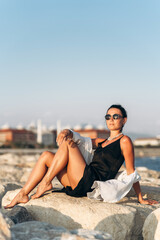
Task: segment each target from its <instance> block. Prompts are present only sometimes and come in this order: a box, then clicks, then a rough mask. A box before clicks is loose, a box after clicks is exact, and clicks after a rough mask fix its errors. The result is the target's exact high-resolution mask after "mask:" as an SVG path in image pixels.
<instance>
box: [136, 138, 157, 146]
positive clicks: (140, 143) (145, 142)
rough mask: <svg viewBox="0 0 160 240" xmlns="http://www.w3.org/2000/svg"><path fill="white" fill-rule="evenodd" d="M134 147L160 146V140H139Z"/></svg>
mask: <svg viewBox="0 0 160 240" xmlns="http://www.w3.org/2000/svg"><path fill="white" fill-rule="evenodd" d="M133 143H134V146H142V147H145V146H152V147H155V146H160V139H159V138H138V139H136V140H135V141H134V142H133Z"/></svg>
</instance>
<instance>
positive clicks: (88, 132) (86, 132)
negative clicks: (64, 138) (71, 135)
mask: <svg viewBox="0 0 160 240" xmlns="http://www.w3.org/2000/svg"><path fill="white" fill-rule="evenodd" d="M73 131H75V132H78V133H79V134H80V135H81V136H83V137H90V138H104V139H106V138H108V137H109V131H108V130H106V129H73Z"/></svg>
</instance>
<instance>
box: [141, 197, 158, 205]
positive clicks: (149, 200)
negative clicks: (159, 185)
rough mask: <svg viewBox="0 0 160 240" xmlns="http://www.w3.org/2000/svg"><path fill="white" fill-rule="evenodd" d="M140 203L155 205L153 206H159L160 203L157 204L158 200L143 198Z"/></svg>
mask: <svg viewBox="0 0 160 240" xmlns="http://www.w3.org/2000/svg"><path fill="white" fill-rule="evenodd" d="M139 203H141V204H147V205H153V204H158V203H159V202H157V201H156V200H152V199H143V198H142V199H141V200H139Z"/></svg>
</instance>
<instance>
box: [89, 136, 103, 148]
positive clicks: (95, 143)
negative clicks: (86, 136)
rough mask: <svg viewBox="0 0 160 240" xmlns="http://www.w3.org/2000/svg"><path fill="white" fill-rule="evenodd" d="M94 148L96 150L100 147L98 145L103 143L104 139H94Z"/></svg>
mask: <svg viewBox="0 0 160 240" xmlns="http://www.w3.org/2000/svg"><path fill="white" fill-rule="evenodd" d="M91 140H92V148H93V149H96V148H97V147H98V143H100V142H103V141H104V140H105V139H104V138H92V139H91Z"/></svg>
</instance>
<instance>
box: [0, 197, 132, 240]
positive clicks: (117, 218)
mask: <svg viewBox="0 0 160 240" xmlns="http://www.w3.org/2000/svg"><path fill="white" fill-rule="evenodd" d="M11 195H12V197H13V192H11ZM12 197H11V198H12ZM9 201H10V192H8V193H7V194H6V195H5V196H4V198H3V201H2V204H3V205H6V204H7V203H8V202H9ZM21 205H23V206H25V208H26V209H27V211H28V212H29V213H30V214H31V216H32V217H33V219H35V220H37V221H44V222H48V223H50V224H53V225H55V226H63V227H65V228H67V229H69V230H71V229H77V228H84V229H90V230H99V231H104V232H108V233H110V234H111V235H112V237H113V239H121V240H122V239H129V238H130V237H131V235H132V234H133V231H134V224H135V219H136V209H135V208H133V207H129V206H127V207H126V206H122V205H121V204H108V203H103V202H99V201H95V200H89V199H87V198H72V197H70V196H67V195H66V194H64V193H55V192H54V193H50V194H46V195H44V196H43V197H41V198H39V199H35V200H30V201H29V202H28V203H27V204H25V205H24V204H21Z"/></svg>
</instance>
